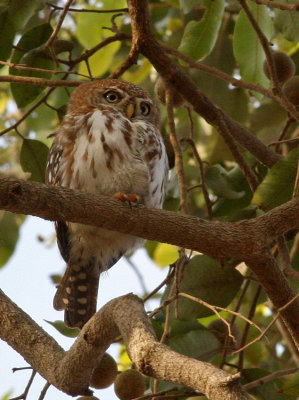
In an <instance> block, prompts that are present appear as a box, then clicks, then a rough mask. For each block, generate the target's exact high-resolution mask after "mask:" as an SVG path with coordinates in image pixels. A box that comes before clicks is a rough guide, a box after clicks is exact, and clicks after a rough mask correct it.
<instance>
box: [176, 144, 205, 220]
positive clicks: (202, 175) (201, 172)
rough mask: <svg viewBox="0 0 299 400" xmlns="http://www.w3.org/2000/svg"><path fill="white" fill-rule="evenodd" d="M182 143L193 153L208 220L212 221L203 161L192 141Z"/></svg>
mask: <svg viewBox="0 0 299 400" xmlns="http://www.w3.org/2000/svg"><path fill="white" fill-rule="evenodd" d="M181 141H182V142H186V143H188V144H189V145H190V146H191V148H192V151H193V154H194V157H195V159H196V161H197V163H198V166H199V175H200V187H201V189H202V194H203V196H204V199H205V203H206V207H207V211H208V218H209V220H212V202H211V200H210V197H209V192H208V189H207V186H206V182H205V170H204V165H203V161H202V159H201V157H200V155H199V153H198V151H197V148H196V145H195V143H194V140H193V139H185V138H183V139H181Z"/></svg>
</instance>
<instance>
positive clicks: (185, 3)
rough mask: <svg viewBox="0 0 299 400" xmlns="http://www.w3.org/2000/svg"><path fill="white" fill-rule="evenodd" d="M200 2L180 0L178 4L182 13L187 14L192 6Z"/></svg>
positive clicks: (200, 2)
mask: <svg viewBox="0 0 299 400" xmlns="http://www.w3.org/2000/svg"><path fill="white" fill-rule="evenodd" d="M201 4H202V0H180V6H181V9H182V10H183V13H184V14H188V13H189V12H190V11H191V10H192V8H194V7H195V6H199V5H201Z"/></svg>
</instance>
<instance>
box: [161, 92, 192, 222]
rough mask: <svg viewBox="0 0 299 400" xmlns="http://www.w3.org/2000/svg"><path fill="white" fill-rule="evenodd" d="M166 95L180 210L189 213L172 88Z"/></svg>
mask: <svg viewBox="0 0 299 400" xmlns="http://www.w3.org/2000/svg"><path fill="white" fill-rule="evenodd" d="M165 97H166V110H167V117H168V126H169V139H170V142H171V144H172V147H173V150H174V154H175V169H176V173H177V177H178V181H179V190H180V210H181V211H182V212H183V213H184V214H188V204H187V185H186V177H185V171H184V165H183V155H182V150H181V147H180V144H179V141H178V138H177V135H176V130H175V123H174V115H173V103H172V93H171V91H170V90H166V96H165Z"/></svg>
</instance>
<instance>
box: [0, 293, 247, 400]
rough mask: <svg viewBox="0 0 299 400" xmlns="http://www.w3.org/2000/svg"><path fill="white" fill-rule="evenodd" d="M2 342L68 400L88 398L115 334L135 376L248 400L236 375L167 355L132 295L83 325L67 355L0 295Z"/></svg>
mask: <svg viewBox="0 0 299 400" xmlns="http://www.w3.org/2000/svg"><path fill="white" fill-rule="evenodd" d="M0 311H1V312H0V322H1V323H0V337H1V339H3V340H5V341H6V342H7V343H8V344H9V345H10V346H12V347H13V348H14V349H15V350H16V351H17V352H19V353H20V354H21V355H22V356H23V357H24V358H25V359H26V361H27V362H28V363H29V364H30V365H32V367H33V368H34V370H36V371H38V372H39V373H40V374H41V375H42V376H43V377H44V378H45V379H46V380H47V381H48V382H49V383H51V384H52V385H54V386H55V387H56V388H57V389H59V390H62V391H63V392H65V393H68V394H70V395H73V396H75V395H89V394H91V391H90V390H89V389H88V386H89V381H90V377H91V374H92V371H93V369H94V368H95V366H96V363H97V362H98V360H99V359H100V358H101V356H103V354H104V352H105V351H106V350H107V348H108V347H109V346H110V344H111V343H112V341H113V339H114V338H115V337H116V336H118V335H119V334H121V335H122V337H123V339H124V342H125V344H126V346H127V349H128V353H129V355H130V357H131V359H132V361H133V362H134V363H135V365H136V366H137V368H138V369H139V371H141V372H143V373H145V374H146V375H149V376H153V377H155V378H158V379H160V380H166V381H169V382H172V383H175V384H183V385H186V386H188V387H191V388H193V389H195V390H199V391H200V392H202V393H204V394H206V395H207V396H208V398H209V399H211V400H220V399H223V398H225V399H231V400H242V399H244V400H247V399H248V400H249V396H248V395H247V393H246V392H245V391H244V390H243V389H242V388H241V386H240V384H239V382H238V380H239V376H238V375H237V376H232V375H229V374H228V373H227V372H225V371H223V370H220V369H218V368H216V367H214V366H213V365H212V364H209V363H206V362H202V361H197V360H195V359H192V358H189V357H186V356H183V355H181V354H179V353H176V352H174V351H172V350H170V349H169V348H168V347H167V346H165V345H162V344H160V343H159V342H158V341H157V339H156V336H155V333H154V331H153V328H152V326H151V323H150V320H149V319H148V317H147V315H146V313H145V311H144V308H143V303H142V301H141V300H140V299H139V298H138V297H136V296H134V295H132V294H128V295H126V296H122V297H119V298H117V299H114V300H112V301H110V302H109V303H107V304H106V305H105V306H104V307H103V308H102V309H101V310H100V311H98V312H97V313H96V314H95V315H94V316H93V317H92V318H91V319H90V320H89V321H88V323H87V324H86V325H85V326H84V328H83V329H82V331H81V332H80V334H79V336H78V338H77V340H76V341H75V343H74V344H73V346H72V347H71V348H70V350H69V351H67V352H66V351H64V350H63V349H62V348H61V347H60V346H59V345H58V344H57V343H56V341H55V340H54V339H53V338H52V337H51V336H49V335H48V334H47V333H46V332H45V331H43V329H42V328H40V327H39V326H38V325H37V324H36V323H35V322H34V321H33V320H32V319H31V318H30V317H29V316H28V315H27V314H26V313H24V312H23V311H22V310H21V309H20V308H19V307H18V306H17V305H15V304H14V303H13V302H12V301H11V300H10V299H9V298H8V297H7V296H5V294H4V293H3V292H2V291H0Z"/></svg>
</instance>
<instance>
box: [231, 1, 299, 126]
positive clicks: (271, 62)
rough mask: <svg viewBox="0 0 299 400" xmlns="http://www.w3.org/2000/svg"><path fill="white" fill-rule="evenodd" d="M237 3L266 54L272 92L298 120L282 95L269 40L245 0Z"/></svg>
mask: <svg viewBox="0 0 299 400" xmlns="http://www.w3.org/2000/svg"><path fill="white" fill-rule="evenodd" d="M238 1H239V3H240V4H241V6H242V8H243V10H244V12H245V13H246V15H247V17H248V19H249V21H250V22H251V25H252V27H253V29H254V30H255V32H256V34H257V36H258V38H259V41H260V43H261V45H262V47H263V49H264V53H265V55H266V59H267V63H268V68H269V73H270V78H271V81H272V83H273V89H272V90H273V92H274V94H277V95H278V96H279V98H280V101H281V104H282V105H283V106H284V108H285V109H286V110H287V111H288V112H289V113H290V114H291V115H292V116H293V117H294V118H295V119H296V121H298V122H299V115H298V112H297V111H296V109H295V108H294V105H293V104H292V103H291V102H290V101H289V100H288V99H287V98H286V97H285V96H284V95H283V93H282V90H281V86H280V83H279V81H278V77H277V71H276V67H275V62H274V58H273V54H272V51H271V49H270V45H269V41H268V39H267V37H266V36H265V35H264V33H263V31H262V30H261V28H260V26H259V24H258V22H257V20H256V19H255V17H254V15H253V14H252V12H251V10H250V8H249V7H248V5H247V3H246V0H238Z"/></svg>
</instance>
